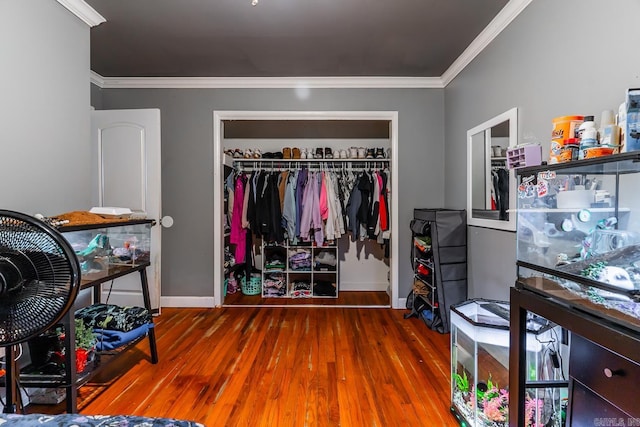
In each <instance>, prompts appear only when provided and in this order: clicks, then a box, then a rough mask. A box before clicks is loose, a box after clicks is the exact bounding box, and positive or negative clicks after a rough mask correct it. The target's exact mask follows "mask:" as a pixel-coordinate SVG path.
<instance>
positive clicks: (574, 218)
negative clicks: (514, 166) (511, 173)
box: [516, 152, 640, 331]
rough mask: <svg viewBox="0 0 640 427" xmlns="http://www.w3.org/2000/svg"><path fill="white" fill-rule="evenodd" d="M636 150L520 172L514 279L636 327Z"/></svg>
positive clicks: (639, 274) (639, 232) (639, 261)
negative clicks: (515, 273)
mask: <svg viewBox="0 0 640 427" xmlns="http://www.w3.org/2000/svg"><path fill="white" fill-rule="evenodd" d="M639 172H640V152H631V153H623V154H616V155H610V156H606V157H600V158H596V159H587V160H577V161H572V162H568V163H562V164H554V165H546V166H536V167H531V168H521V169H518V170H517V175H518V189H517V232H516V240H517V260H518V282H519V283H520V284H521V285H522V286H524V287H525V288H528V289H530V290H533V291H534V292H537V293H541V294H544V295H545V296H551V297H554V298H557V299H560V300H562V301H564V302H566V303H567V304H568V305H570V306H572V307H574V308H579V309H580V310H584V311H587V312H589V313H591V314H593V315H595V316H597V317H601V318H604V319H607V320H610V321H613V322H616V323H618V324H622V325H623V326H625V327H628V328H631V329H633V330H635V331H640V197H638V196H637V194H638V188H639V187H640V173H639Z"/></svg>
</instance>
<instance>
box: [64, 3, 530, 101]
mask: <svg viewBox="0 0 640 427" xmlns="http://www.w3.org/2000/svg"><path fill="white" fill-rule="evenodd" d="M57 1H58V2H59V3H60V4H62V5H64V6H65V7H67V8H68V9H69V10H71V11H72V12H74V11H73V10H72V9H71V8H69V6H67V4H68V3H69V4H83V5H85V6H86V3H85V2H84V1H83V0H57ZM532 1H533V0H509V2H508V3H507V4H506V5H505V7H503V8H502V10H501V11H500V12H499V13H498V14H497V15H496V17H495V18H494V19H493V20H492V21H491V22H490V23H489V25H487V26H486V28H485V29H484V30H482V32H481V33H480V34H478V36H477V37H476V38H475V39H474V40H473V41H472V42H471V44H470V45H469V46H468V47H467V48H466V49H465V50H464V52H462V54H461V55H460V56H459V57H458V59H456V60H455V61H454V63H453V64H451V66H450V67H449V68H448V69H447V70H446V71H445V72H444V73H443V74H442V76H440V77H103V76H101V75H100V74H98V73H96V72H94V71H91V83H93V84H95V85H96V86H98V87H100V88H102V89H289V88H292V89H301V88H304V89H374V88H382V89H442V88H445V87H446V86H447V85H448V84H449V83H451V82H452V81H453V79H454V78H455V77H456V76H457V75H458V74H459V73H460V72H461V71H462V70H464V69H465V67H466V66H467V65H469V64H470V63H471V61H473V60H474V58H475V57H476V56H478V55H479V54H480V53H481V52H482V51H483V50H484V49H485V48H486V47H487V46H488V45H489V44H490V43H491V42H492V41H493V39H495V38H496V37H497V36H498V34H500V33H501V32H502V30H504V29H505V28H507V26H508V25H509V24H510V23H511V22H512V21H513V20H514V19H515V18H516V17H517V16H518V15H519V14H520V13H521V12H522V11H523V10H524V9H525V8H526V7H527V6H528V5H529V3H531V2H532ZM86 7H87V8H89V9H90V10H91V11H93V12H94V13H96V14H97V12H95V11H94V10H93V9H91V8H90V7H89V6H86ZM74 13H76V12H74ZM76 15H77V13H76ZM78 16H79V17H80V15H78ZM98 16H99V17H100V18H101V19H102V21H99V22H97V24H94V25H98V24H99V23H101V22H104V18H102V16H100V15H98ZM81 19H82V18H81ZM83 20H84V19H83ZM85 22H87V21H85ZM87 23H88V22H87ZM89 25H91V24H89Z"/></svg>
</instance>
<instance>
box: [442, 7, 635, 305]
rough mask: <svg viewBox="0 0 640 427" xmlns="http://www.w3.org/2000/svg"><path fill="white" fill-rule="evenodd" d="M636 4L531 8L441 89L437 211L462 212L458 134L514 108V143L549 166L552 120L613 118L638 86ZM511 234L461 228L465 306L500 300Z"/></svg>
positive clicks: (508, 279) (509, 277)
mask: <svg viewBox="0 0 640 427" xmlns="http://www.w3.org/2000/svg"><path fill="white" fill-rule="evenodd" d="M639 16H640V2H638V1H637V0H616V1H611V2H603V1H599V0H563V1H556V0H536V1H533V2H532V3H531V4H530V5H529V6H528V7H527V8H526V9H525V10H524V11H523V12H522V13H521V14H520V15H519V16H518V17H517V18H516V19H515V20H514V21H513V22H512V23H511V24H510V25H509V27H508V28H507V29H505V31H503V32H502V33H501V34H500V35H499V36H498V37H497V38H496V39H495V40H494V41H493V42H492V43H491V45H489V46H488V47H487V49H485V50H484V51H483V52H482V53H481V54H480V55H479V56H478V57H477V58H476V59H474V61H473V62H472V63H471V64H470V65H469V66H468V67H467V68H466V69H465V70H464V71H463V72H462V73H460V74H459V75H458V76H457V77H456V78H455V79H454V81H453V82H451V83H450V84H449V85H448V86H447V88H446V89H445V134H446V143H445V159H446V172H445V205H446V206H447V207H449V208H464V207H465V204H466V200H465V195H466V172H465V171H466V169H465V167H464V165H465V162H466V151H465V150H466V131H467V130H468V129H470V128H472V127H474V126H475V125H477V124H479V123H482V122H483V121H485V120H487V119H489V118H491V117H493V116H495V115H497V114H499V113H502V112H504V111H506V110H508V109H509V108H512V107H518V109H519V111H518V113H519V126H520V128H519V134H520V137H521V138H520V140H522V139H523V138H524V139H527V140H529V139H531V138H535V139H537V140H538V141H539V142H541V143H542V147H543V148H542V151H543V159H547V158H548V152H549V142H550V136H551V127H552V126H551V120H552V119H553V118H554V117H557V116H564V115H571V114H585V115H586V114H593V115H595V116H596V121H598V122H599V119H600V114H601V112H602V111H603V110H605V109H613V110H614V111H616V112H617V109H618V105H619V104H620V103H621V102H622V101H623V100H624V94H625V91H626V89H627V88H630V87H640V55H638V54H637V50H638V49H637V46H638V40H640V32H639V29H638V17H639ZM515 256H516V255H515V234H514V233H509V232H502V231H494V230H478V229H476V228H475V227H470V229H469V258H470V260H471V262H470V266H469V277H470V295H469V296H470V297H485V296H487V297H493V298H498V299H505V300H506V299H508V288H509V286H512V285H513V279H514V278H515V275H516V271H515V265H514V263H515Z"/></svg>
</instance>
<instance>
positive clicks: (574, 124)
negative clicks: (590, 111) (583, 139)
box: [551, 116, 584, 144]
mask: <svg viewBox="0 0 640 427" xmlns="http://www.w3.org/2000/svg"><path fill="white" fill-rule="evenodd" d="M583 121H584V116H562V117H556V118H555V119H553V120H552V121H551V122H552V123H553V131H552V132H551V140H552V141H557V142H558V143H560V144H562V142H563V141H564V140H565V139H568V138H577V137H578V135H577V130H578V127H580V125H581V124H582V122H583Z"/></svg>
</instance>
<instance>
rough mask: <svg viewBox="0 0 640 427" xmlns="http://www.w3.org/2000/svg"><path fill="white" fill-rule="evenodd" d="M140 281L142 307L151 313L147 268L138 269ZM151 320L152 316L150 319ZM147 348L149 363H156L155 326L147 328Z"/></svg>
mask: <svg viewBox="0 0 640 427" xmlns="http://www.w3.org/2000/svg"><path fill="white" fill-rule="evenodd" d="M140 281H141V282H142V298H143V299H144V307H145V308H146V309H147V310H149V313H151V297H149V282H148V280H147V269H146V268H143V269H142V270H140ZM151 321H152V322H153V318H152V319H151ZM147 335H148V336H149V349H150V350H151V363H153V364H156V363H158V348H157V347H156V328H155V327H153V328H149V332H148V333H147Z"/></svg>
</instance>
